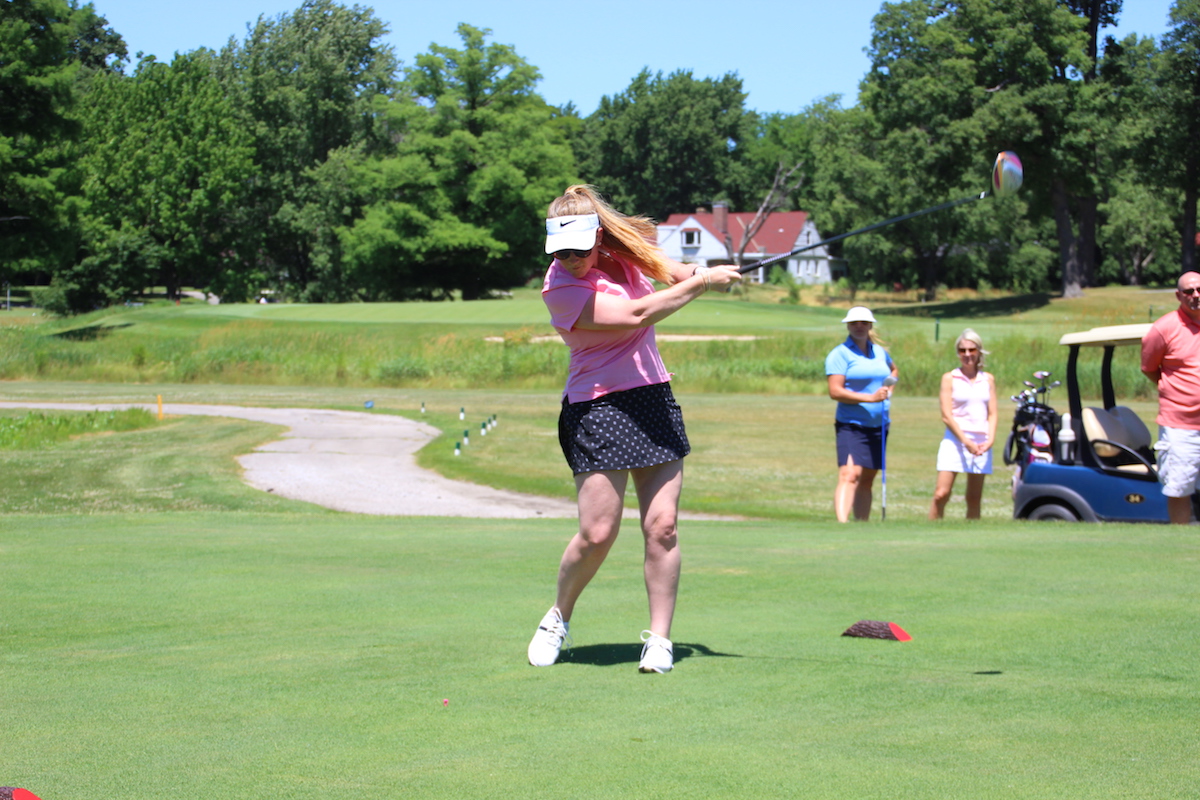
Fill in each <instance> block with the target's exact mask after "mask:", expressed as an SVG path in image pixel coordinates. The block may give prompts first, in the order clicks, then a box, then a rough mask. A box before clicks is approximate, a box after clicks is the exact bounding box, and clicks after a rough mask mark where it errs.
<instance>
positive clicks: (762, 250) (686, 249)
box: [658, 203, 841, 284]
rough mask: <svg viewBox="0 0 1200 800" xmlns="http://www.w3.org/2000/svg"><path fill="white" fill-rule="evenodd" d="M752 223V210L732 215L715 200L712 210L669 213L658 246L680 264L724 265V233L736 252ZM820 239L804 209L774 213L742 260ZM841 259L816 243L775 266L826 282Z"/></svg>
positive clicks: (758, 277)
mask: <svg viewBox="0 0 1200 800" xmlns="http://www.w3.org/2000/svg"><path fill="white" fill-rule="evenodd" d="M753 221H754V212H752V211H745V212H734V213H730V211H729V208H728V207H727V206H726V205H724V204H723V203H713V207H712V210H711V211H705V210H704V209H702V208H700V209H696V211H695V212H693V213H691V214H672V215H671V216H669V217H667V220H666V222H664V223H662V224H661V225H659V226H658V246H659V247H661V248H662V250H663V252H664V253H666V255H667V257H668V258H673V259H675V260H676V261H679V262H682V263H684V264H703V265H705V266H713V265H716V264H728V263H730V258H729V251H728V250H727V249H726V248H725V236H726V233H728V234H729V236H730V237H731V239H732V242H733V245H732V246H733V251H734V254H735V255H736V253H737V251H738V248H739V246H740V245H741V243H742V236H743V234H744V233H745V231H746V228H747V227H748V226H749V225H750V224H751V223H752V222H753ZM819 241H821V234H820V233H818V232H817V226H816V225H814V224H813V222H812V220H811V219H809V216H808V212H807V211H776V212H775V213H774V214H771V216H769V217H768V218H767V221H766V224H764V225H763V226H762V227H761V228H760V229H759V230H758V232H757V233H756V234H755V235H754V236H753V238H751V240H750V242H749V243H748V244H747V245H746V250H745V254H744V255H743V259H742V263H743V264H751V263H753V262H755V261H761V260H763V259H764V258H771V257H772V256H779V255H783V254H784V253H790V252H791V251H793V250H795V249H796V248H798V247H803V246H804V245H806V244H813V243H815V242H819ZM840 261H841V259H836V258H831V257H830V256H829V250H828V248H826V247H817V248H814V249H812V250H806V251H804V252H803V253H798V254H796V255H794V256H792V257H791V258H789V259H788V260H787V261H781V262H779V266H786V267H787V271H788V272H790V273H791V274H792V277H793V278H795V279H796V282H797V283H802V284H815V283H830V282H831V281H833V280H834V278H835V277H836V276H837V275H838V269H839V266H840ZM768 269H769V268H768ZM764 272H766V270H762V269H760V270H755V272H754V273H752V274H751V279H753V280H755V281H757V282H759V283H761V282H762V281H763V280H764V279H765V278H766V275H765V274H763V273H764Z"/></svg>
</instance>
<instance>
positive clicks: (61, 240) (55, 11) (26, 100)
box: [0, 0, 79, 279]
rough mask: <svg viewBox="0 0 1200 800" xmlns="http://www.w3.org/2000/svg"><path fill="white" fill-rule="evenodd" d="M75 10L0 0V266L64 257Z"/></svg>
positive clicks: (16, 267) (53, 2)
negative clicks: (62, 146) (65, 148)
mask: <svg viewBox="0 0 1200 800" xmlns="http://www.w3.org/2000/svg"><path fill="white" fill-rule="evenodd" d="M77 13H78V12H77V10H76V9H73V7H72V6H70V5H68V4H67V3H66V2H63V0H7V1H6V2H4V3H0V109H3V111H2V112H0V274H3V275H4V276H5V278H6V279H7V278H9V277H10V276H11V275H12V274H13V272H17V271H21V270H29V269H35V268H37V267H41V266H45V265H46V264H47V263H48V262H52V261H57V260H59V259H62V258H63V257H64V255H65V254H64V244H65V243H66V242H69V240H70V236H69V235H68V231H69V228H70V216H71V209H70V207H69V205H70V204H69V201H68V200H67V198H66V196H65V192H64V186H63V183H64V176H65V171H66V164H65V163H64V162H63V159H62V151H61V149H58V146H59V145H60V144H61V143H62V142H63V141H66V140H69V139H71V138H72V137H73V136H74V135H75V133H76V131H77V126H76V125H75V123H74V121H73V120H72V119H71V117H70V114H69V111H70V107H71V104H72V101H73V93H72V92H73V89H74V85H75V78H76V75H77V73H78V71H79V61H78V59H76V58H74V54H73V51H72V41H73V34H74V32H75V24H74V22H73V17H74V16H75V15H76V14H77Z"/></svg>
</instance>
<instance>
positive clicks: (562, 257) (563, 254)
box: [554, 247, 596, 261]
mask: <svg viewBox="0 0 1200 800" xmlns="http://www.w3.org/2000/svg"><path fill="white" fill-rule="evenodd" d="M595 249H596V248H594V247H591V248H588V249H587V250H555V251H554V257H555V258H557V259H558V260H559V261H566V260H567V259H568V258H587V257H588V256H590V255H591V254H592V250H595Z"/></svg>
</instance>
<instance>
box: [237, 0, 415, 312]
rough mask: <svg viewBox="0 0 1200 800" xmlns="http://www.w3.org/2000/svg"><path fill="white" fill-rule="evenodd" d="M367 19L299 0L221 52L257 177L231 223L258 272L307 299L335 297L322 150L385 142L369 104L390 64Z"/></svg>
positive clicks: (379, 94)
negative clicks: (246, 238)
mask: <svg viewBox="0 0 1200 800" xmlns="http://www.w3.org/2000/svg"><path fill="white" fill-rule="evenodd" d="M386 33H387V26H386V25H385V24H384V23H383V22H382V21H380V20H379V19H378V18H377V17H376V16H375V15H374V12H373V11H372V10H371V9H369V8H366V7H363V6H358V5H355V6H353V7H349V8H347V7H345V6H341V5H338V4H337V3H334V2H331V0H305V2H304V3H302V4H301V5H300V7H299V8H298V9H296V11H294V12H292V13H291V14H282V15H280V16H278V17H277V18H275V19H267V18H265V17H259V19H258V21H257V23H256V24H255V25H254V27H253V29H252V30H250V31H249V33H248V34H247V36H246V38H245V40H244V41H242V42H237V41H232V40H231V41H230V42H229V44H228V45H227V46H226V47H225V48H223V49H222V51H221V55H220V59H219V63H218V74H219V75H220V76H221V80H222V82H223V84H224V85H225V89H226V92H227V93H228V94H229V96H230V97H231V99H232V100H233V102H234V104H235V107H236V110H237V114H238V116H239V118H240V119H241V120H242V121H243V123H244V124H245V126H246V127H247V128H248V129H249V130H250V131H251V134H252V137H253V142H254V151H255V163H256V165H257V166H258V176H257V178H256V179H255V181H254V183H253V185H252V190H253V191H252V194H251V200H250V202H249V203H247V204H246V206H245V207H244V209H243V212H242V216H241V218H240V220H239V226H240V227H241V228H242V230H243V231H245V232H247V235H251V234H250V232H253V235H254V236H255V238H256V239H257V240H258V241H257V243H256V247H257V249H258V250H259V252H261V253H262V264H261V266H262V267H263V268H265V269H267V270H268V271H269V272H270V273H271V275H272V279H273V281H274V282H275V283H276V284H277V285H278V286H279V288H285V289H286V290H287V291H288V292H289V293H291V294H292V295H293V296H296V297H299V298H300V299H305V300H322V299H325V298H327V297H337V296H340V295H341V288H340V284H341V276H340V272H339V271H338V270H339V268H340V264H339V263H338V260H337V258H336V252H337V244H336V235H335V234H334V229H335V228H336V226H337V225H338V224H339V222H340V221H341V219H340V216H338V215H334V216H333V217H331V216H330V214H329V211H330V209H331V208H333V207H334V204H333V203H332V202H331V199H330V198H328V197H324V196H323V195H322V191H323V189H325V188H329V186H330V184H329V183H328V182H327V181H323V180H322V179H321V178H320V176H319V169H320V166H321V165H322V164H323V163H324V162H325V161H326V160H327V159H328V158H329V155H330V153H332V152H334V151H337V150H341V149H344V148H351V149H359V150H362V151H363V152H367V153H370V152H378V151H381V150H382V149H383V148H384V147H386V146H387V145H388V141H387V139H386V131H385V130H384V129H383V128H382V127H381V126H380V115H379V114H378V105H377V100H378V99H379V98H386V97H388V96H390V94H391V92H392V91H393V89H394V87H395V75H396V70H397V62H396V59H395V56H394V55H393V52H392V49H391V48H390V47H389V46H387V45H384V44H382V43H381V41H380V40H381V39H382V37H383V36H384V35H385V34H386Z"/></svg>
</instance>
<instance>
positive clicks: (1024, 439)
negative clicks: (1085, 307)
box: [1005, 323, 1168, 522]
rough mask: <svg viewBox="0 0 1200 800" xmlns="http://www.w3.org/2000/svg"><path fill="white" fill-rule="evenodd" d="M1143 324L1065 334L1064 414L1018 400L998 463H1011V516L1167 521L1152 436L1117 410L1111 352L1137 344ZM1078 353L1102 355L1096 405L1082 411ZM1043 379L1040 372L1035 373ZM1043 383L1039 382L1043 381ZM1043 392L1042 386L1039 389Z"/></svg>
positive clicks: (1121, 408)
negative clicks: (1002, 460) (1066, 407)
mask: <svg viewBox="0 0 1200 800" xmlns="http://www.w3.org/2000/svg"><path fill="white" fill-rule="evenodd" d="M1149 330H1150V324H1149V323H1143V324H1140V325H1112V326H1108V327H1103V328H1093V329H1092V330H1090V331H1081V332H1079V333H1068V334H1065V335H1064V336H1063V337H1062V338H1061V339H1060V340H1059V344H1061V345H1065V346H1067V347H1068V348H1070V351H1069V354H1068V356H1067V381H1066V382H1067V395H1068V402H1069V407H1070V411H1069V412H1068V413H1066V414H1062V415H1059V414H1057V413H1056V412H1055V411H1054V409H1052V408H1050V407H1049V406H1048V405H1045V404H1043V403H1039V402H1037V390H1036V389H1034V390H1033V392H1034V393H1033V400H1032V402H1031V401H1030V400H1029V396H1028V393H1026V396H1025V397H1024V399H1023V401H1022V400H1020V399H1018V398H1020V397H1021V396H1017V397H1014V398H1013V399H1014V400H1018V402H1019V403H1020V405H1019V407H1018V409H1017V414H1016V417H1015V419H1014V422H1013V432H1012V435H1011V436H1010V437H1009V443H1008V445H1007V447H1006V448H1005V462H1006V463H1011V464H1016V466H1017V473H1016V475H1015V476H1014V478H1013V517H1014V518H1015V519H1032V520H1045V519H1050V520H1066V521H1070V522H1079V521H1082V522H1167V521H1168V517H1167V499H1166V497H1164V496H1163V493H1162V487H1161V484H1159V481H1158V468H1157V465H1156V463H1155V453H1154V450H1153V445H1154V439H1153V437H1151V434H1150V430H1149V428H1147V426H1146V424H1145V423H1144V422H1143V421H1142V420H1141V419H1140V418H1139V417H1138V415H1137V414H1136V413H1134V412H1133V410H1132V409H1129V408H1127V407H1125V406H1119V405H1117V401H1116V397H1115V396H1114V392H1113V383H1112V358H1113V351H1114V350H1115V349H1116V348H1118V347H1126V346H1137V347H1139V348H1140V347H1141V343H1142V337H1143V336H1144V335H1145V334H1146V332H1147V331H1149ZM1084 348H1100V349H1102V350H1103V361H1102V362H1101V378H1100V379H1101V397H1102V398H1103V402H1104V407H1103V408H1098V407H1088V408H1085V407H1084V406H1083V402H1082V400H1081V398H1080V392H1079V374H1078V362H1079V356H1080V352H1081V351H1082V350H1083V349H1084ZM1039 375H1041V376H1042V377H1043V378H1044V377H1045V375H1044V374H1041V373H1039ZM1043 385H1044V380H1043ZM1042 391H1044V388H1043V390H1042Z"/></svg>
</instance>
